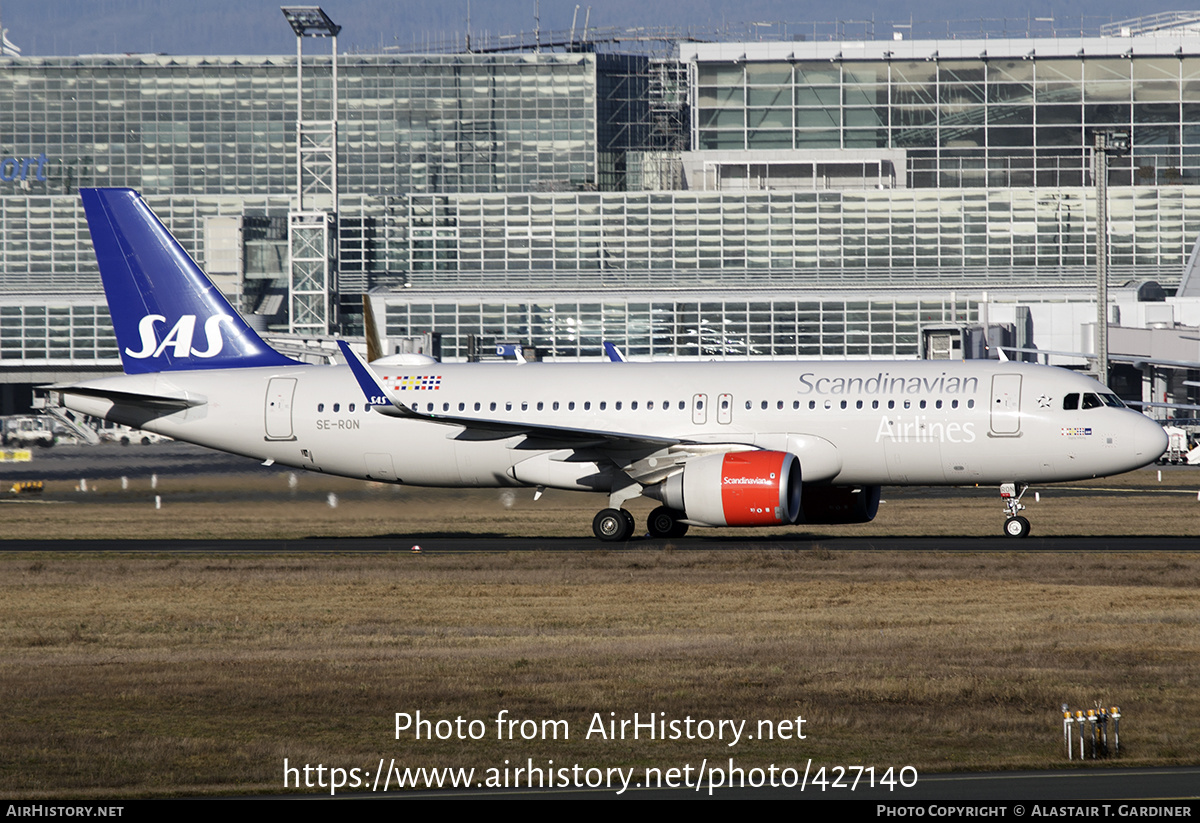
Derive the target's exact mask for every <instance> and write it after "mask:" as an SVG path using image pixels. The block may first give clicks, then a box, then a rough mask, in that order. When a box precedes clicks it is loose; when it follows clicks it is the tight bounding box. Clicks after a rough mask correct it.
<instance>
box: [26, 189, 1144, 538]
mask: <svg viewBox="0 0 1200 823" xmlns="http://www.w3.org/2000/svg"><path fill="white" fill-rule="evenodd" d="M81 196H82V199H83V204H84V209H85V211H86V214H87V220H88V227H89V229H90V231H91V236H92V244H93V246H94V248H95V251H96V258H97V260H98V262H99V267H100V274H101V278H102V280H103V283H104V289H105V294H106V297H107V300H108V305H109V311H110V313H111V316H112V322H113V326H114V330H115V333H116V339H117V344H118V346H119V348H120V356H121V362H122V366H123V369H124V374H123V375H121V376H117V377H107V378H95V379H89V380H84V381H82V382H79V383H74V384H70V385H66V384H60V385H55V386H51V387H48V396H49V400H50V402H51V403H54V404H58V405H61V406H63V407H65V408H68V409H71V410H73V411H76V412H80V413H83V414H88V415H92V416H94V417H98V418H104V419H106V420H111V421H114V422H117V423H122V424H124V425H128V426H133V427H136V428H139V429H145V430H147V431H151V432H156V433H159V434H163V435H167V436H169V437H172V438H175V439H176V440H182V441H187V442H191V443H198V444H200V445H203V446H208V447H210V448H214V449H219V450H222V451H225V452H230V453H234V454H239V455H244V456H246V457H252V458H254V459H256V460H260V461H264V462H265V463H266V464H267V465H272V464H278V465H281V466H292V467H297V468H301V469H307V470H310V471H316V472H327V473H330V474H337V475H343V476H347V477H356V478H362V479H365V480H371V481H378V482H385V483H400V484H408V485H420V486H445V487H532V488H535V489H536V490H537V494H538V495H540V494H541V492H542V491H543V490H544V489H546V488H553V489H570V490H580V491H590V492H595V493H598V494H606V495H608V505H607V506H606V507H605V508H604V509H602V510H601V511H600V512H599V513H598V514H597V515H596V516H595V519H594V520H593V523H592V529H593V533H594V534H595V536H596V537H598V538H599V539H600V540H602V541H623V540H627V539H629V538H630V537H631V536H632V535H633V534H634V532H635V530H636V524H635V522H634V519H633V516H632V515H631V514H630V513H629V512H628V511H627V510H625V509H624V508H622V506H623V504H625V503H626V502H627V501H629V500H632V499H635V498H637V497H639V496H641V497H646V498H649V499H652V500H655V501H657V502H658V503H659V504H660V505H659V506H658V507H657V508H655V509H654V511H653V512H652V513H651V514H650V517H649V520H648V522H647V529H648V532H649V534H650V535H651V536H655V537H679V536H682V535H683V534H684V533H685V532H686V531H687V529H688V527H689V526H782V527H787V526H794V525H801V524H841V523H864V522H868V521H870V520H872V519H873V518H874V517H875V515H876V513H877V511H878V508H879V501H880V489H881V487H882V486H884V485H949V486H969V485H999V486H1000V491H1001V498H1002V501H1003V503H1004V507H1005V520H1004V527H1003V533H1004V534H1007V535H1010V536H1012V537H1018V538H1019V537H1025V536H1026V535H1028V534H1029V531H1030V525H1029V521H1028V520H1027V519H1026V518H1025V517H1023V516H1021V515H1020V512H1021V511H1022V510H1023V509H1024V508H1025V507H1024V506H1023V505H1022V504H1021V498H1022V495H1023V494H1024V493H1025V491H1026V490H1027V489H1028V488H1029V484H1032V483H1053V482H1058V481H1066V480H1076V479H1084V478H1091V477H1098V476H1103V475H1110V474H1118V473H1121V472H1126V471H1130V470H1132V469H1136V468H1139V467H1141V466H1144V465H1147V464H1149V463H1152V462H1153V461H1154V460H1155V459H1157V458H1158V457H1159V455H1161V454H1162V453H1163V452H1164V451H1165V450H1166V447H1167V436H1166V434H1165V433H1164V431H1163V429H1162V427H1161V426H1160V425H1158V424H1157V423H1155V422H1154V421H1153V420H1150V419H1148V418H1147V417H1145V416H1143V415H1142V414H1140V413H1138V412H1136V411H1133V410H1131V409H1129V408H1127V407H1125V406H1124V404H1122V402H1121V401H1120V400H1119V399H1118V398H1117V397H1116V395H1114V394H1113V393H1112V392H1110V391H1109V390H1108V389H1107V388H1105V387H1104V386H1102V385H1101V384H1099V383H1098V382H1096V381H1095V380H1093V379H1091V378H1089V377H1086V376H1084V375H1081V374H1078V373H1075V372H1071V371H1068V370H1064V369H1060V368H1056V367H1051V366H1041V365H1036V364H1027V363H1015V362H1003V361H995V360H988V361H963V362H948V361H930V360H914V361H861V362H847V361H837V362H830V361H823V362H822V361H809V362H805V361H792V362H736V363H711V362H708V363H705V362H696V363H676V362H671V363H661V362H660V363H655V362H650V363H636V362H597V363H537V362H528V363H526V362H507V363H491V364H483V363H475V364H469V363H468V364H449V363H440V362H429V358H424V359H418V360H416V361H403V360H402V361H401V362H399V363H392V364H387V365H379V366H375V365H372V364H371V363H369V362H366V361H364V360H362V359H361V358H360V357H359V356H358V355H357V354H356V353H355V352H354V351H353V350H352V349H351V348H350V347H349V346H348V345H347V344H346V343H345V341H340V343H339V345H340V348H341V350H342V354H343V356H344V357H345V358H346V361H347V362H346V365H310V364H305V363H300V362H298V361H295V360H292V359H290V358H288V357H285V356H284V355H282V354H280V353H278V352H276V351H275V350H273V349H272V348H271V347H270V346H268V345H267V344H266V343H265V342H264V341H263V340H262V338H260V337H259V336H258V335H257V334H256V333H255V332H254V331H253V330H252V329H251V328H250V327H249V326H248V325H247V324H246V322H245V321H244V320H243V319H242V318H241V316H239V314H238V313H237V312H236V311H235V310H234V309H233V307H232V306H230V304H229V303H228V302H227V301H226V300H225V298H224V297H223V296H222V295H221V293H220V292H219V291H218V290H217V289H216V287H214V286H213V284H212V283H211V282H210V281H209V280H208V278H207V277H206V276H205V275H204V273H203V272H202V271H201V270H200V268H199V267H198V266H197V265H196V263H195V262H194V261H193V260H192V258H191V257H190V256H189V255H188V254H187V252H186V251H185V250H184V249H183V248H182V246H180V244H179V243H178V242H177V241H176V240H175V238H174V237H172V236H171V234H170V232H169V231H168V230H167V229H166V227H165V226H163V224H162V223H161V222H159V220H158V219H157V217H155V215H154V213H153V212H152V211H151V209H150V208H149V207H148V206H147V205H146V203H145V202H144V201H143V200H142V198H141V196H140V195H139V194H138V193H137V192H136V191H134V190H132V189H123V188H85V189H81Z"/></svg>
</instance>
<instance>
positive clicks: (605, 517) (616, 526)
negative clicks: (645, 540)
mask: <svg viewBox="0 0 1200 823" xmlns="http://www.w3.org/2000/svg"><path fill="white" fill-rule="evenodd" d="M633 525H634V524H633V515H631V514H630V513H629V512H627V511H625V510H624V509H604V510H603V511H601V512H600V513H599V514H597V515H596V517H595V518H594V519H593V520H592V532H593V533H594V534H595V535H596V537H598V538H600V539H601V540H603V541H604V542H606V543H616V542H619V541H622V540H628V539H629V536H630V535H631V534H633Z"/></svg>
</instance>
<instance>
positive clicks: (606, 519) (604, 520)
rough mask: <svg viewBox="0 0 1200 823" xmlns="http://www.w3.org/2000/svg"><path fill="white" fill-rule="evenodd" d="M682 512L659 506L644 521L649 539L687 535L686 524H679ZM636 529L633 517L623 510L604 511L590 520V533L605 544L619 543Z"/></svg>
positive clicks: (630, 535)
mask: <svg viewBox="0 0 1200 823" xmlns="http://www.w3.org/2000/svg"><path fill="white" fill-rule="evenodd" d="M682 519H683V514H682V512H677V511H675V510H674V509H669V508H667V507H666V506H659V507H658V508H657V509H655V510H654V511H652V512H650V517H649V518H647V519H646V529H647V530H648V531H649V532H650V536H651V537H683V536H684V535H685V534H687V530H688V525H687V523H681V522H680V520H682ZM635 528H637V524H636V523H635V522H634V519H633V515H632V514H630V513H629V512H627V511H625V510H624V509H604V510H603V511H601V512H600V513H599V514H597V515H596V517H595V519H594V520H592V532H593V533H595V535H596V537H598V538H600V539H601V540H603V541H604V542H605V543H619V542H622V541H625V540H628V539H629V538H630V537H632V536H633V530H634V529H635Z"/></svg>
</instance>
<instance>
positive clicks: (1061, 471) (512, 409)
mask: <svg viewBox="0 0 1200 823" xmlns="http://www.w3.org/2000/svg"><path fill="white" fill-rule="evenodd" d="M377 372H378V376H379V378H380V383H381V384H383V388H384V389H385V391H387V392H388V394H389V395H390V396H391V398H392V400H393V402H396V403H402V404H404V405H405V406H408V407H410V408H412V409H414V410H415V411H417V412H419V413H421V414H426V415H434V416H439V417H441V416H444V417H448V418H460V419H464V420H474V421H492V422H495V423H499V424H504V425H508V426H511V425H514V424H515V425H522V424H527V425H531V426H536V427H538V428H537V429H536V430H533V431H531V432H528V433H519V432H516V433H514V432H513V431H512V429H511V428H508V429H504V428H500V429H497V430H492V431H488V430H487V429H486V427H484V428H483V429H482V430H481V428H480V427H477V426H464V425H459V424H456V423H455V422H453V421H448V422H436V421H430V420H419V419H404V418H398V417H395V416H387V415H384V414H381V413H379V412H378V410H377V409H372V410H370V411H368V410H367V407H366V404H365V402H364V400H365V398H364V395H363V391H362V389H361V388H360V386H359V384H358V382H356V380H355V378H354V376H353V375H352V373H351V370H350V369H349V368H348V367H345V366H294V367H282V368H248V369H224V370H219V371H202V370H197V371H174V372H162V373H157V374H146V375H132V376H124V377H114V378H106V379H102V380H92V381H87V382H86V383H82V384H79V385H80V386H82V387H92V388H96V389H103V390H106V391H109V392H119V391H128V392H130V393H131V394H146V395H166V396H184V395H186V396H188V397H191V398H193V399H194V401H195V403H196V405H193V406H191V407H190V408H187V409H186V410H170V409H164V410H162V411H160V412H147V410H146V409H145V407H142V406H137V405H130V406H123V405H122V404H121V403H120V402H119V401H118V402H114V401H113V400H112V399H107V398H101V397H96V396H88V395H85V394H77V393H72V391H71V388H70V387H68V388H63V389H60V391H61V393H62V398H63V400H62V402H63V404H64V405H65V406H67V407H68V408H71V409H74V410H76V411H79V412H83V413H85V414H90V415H94V416H98V417H104V418H107V419H109V420H114V421H116V422H119V423H125V424H128V425H133V426H137V427H139V428H143V429H146V430H148V431H153V432H158V433H161V434H164V435H167V436H170V437H173V438H176V439H178V440H183V441H188V442H192V443H198V444H201V445H204V446H209V447H212V448H215V449H220V450H223V451H227V452H233V453H236V454H243V455H246V456H248V457H253V458H256V459H259V460H268V459H269V460H274V461H275V462H276V463H278V464H281V465H286V466H296V467H301V468H305V469H311V470H316V471H322V472H328V473H331V474H339V475H345V476H349V477H359V478H369V479H372V480H382V481H389V482H401V483H407V484H413V485H425V486H505V485H545V486H552V487H561V488H572V489H580V488H584V489H592V490H595V491H605V492H607V491H609V487H608V485H606V484H607V483H608V482H609V481H608V480H607V479H605V478H598V477H597V472H598V471H600V470H603V469H605V464H606V463H608V467H609V468H611V465H612V464H611V461H612V452H613V447H612V446H611V443H610V444H609V445H608V446H607V451H605V450H604V449H605V445H604V443H603V442H599V441H598V442H597V446H596V449H597V452H596V454H593V455H591V456H589V454H588V448H589V447H588V445H587V444H586V443H582V444H581V442H580V438H579V436H578V435H576V436H575V437H574V439H573V440H570V441H568V440H563V439H560V437H561V436H560V435H556V434H555V433H554V432H553V431H551V430H552V429H554V428H558V429H562V430H566V431H568V432H580V431H583V432H597V433H607V434H611V435H618V436H620V435H630V436H635V437H643V438H653V437H661V438H672V439H677V440H680V441H684V442H687V443H692V444H704V443H713V444H728V443H739V444H745V445H747V446H752V447H759V448H766V449H776V450H781V451H791V452H794V453H795V454H797V456H799V458H800V462H801V465H802V466H803V471H804V479H805V482H821V483H825V482H828V483H833V484H837V485H853V484H875V485H905V484H919V485H941V484H949V485H968V484H975V483H987V484H995V483H1002V482H1012V481H1019V482H1052V481H1063V480H1074V479H1080V478H1086V477H1094V476H1099V475H1107V474H1116V473H1120V472H1123V471H1128V470H1131V469H1134V468H1137V467H1139V466H1142V465H1145V464H1147V463H1149V462H1151V461H1153V460H1154V459H1156V458H1157V457H1158V455H1159V454H1160V453H1161V451H1162V447H1163V445H1162V444H1163V443H1164V442H1165V438H1164V436H1163V435H1162V429H1161V427H1160V426H1158V425H1157V424H1156V423H1154V422H1153V421H1151V420H1149V419H1147V418H1145V417H1144V416H1143V415H1141V414H1139V413H1137V412H1134V411H1132V410H1130V409H1126V408H1114V407H1110V406H1101V407H1097V408H1078V407H1076V408H1072V409H1064V407H1063V399H1064V396H1066V395H1068V394H1070V393H1075V394H1085V393H1096V392H1103V391H1105V390H1104V389H1103V388H1102V387H1101V386H1100V384H1098V383H1096V382H1095V381H1094V380H1091V379H1090V378H1088V377H1085V376H1082V375H1079V374H1076V373H1073V372H1069V371H1065V370H1061V369H1056V368H1049V367H1043V366H1032V365H1028V364H1020V363H1010V362H998V361H968V362H947V361H888V362H788V363H780V362H771V363H754V362H742V363H596V364H540V363H530V364H519V365H518V364H510V363H504V364H436V365H430V366H418V367H413V366H407V367H406V366H397V367H390V366H389V367H387V368H386V369H377ZM666 448H667V447H666V446H656V445H653V444H640V445H637V444H634V445H623V446H621V447H620V448H619V449H617V451H620V452H621V453H622V455H623V456H626V457H628V460H629V461H630V462H632V461H633V460H636V459H653V456H654V455H655V454H656V453H657V452H659V451H665V450H666ZM564 449H569V450H570V452H571V454H572V455H573V456H572V457H571V459H570V460H567V459H565V458H564V459H559V458H558V457H556V455H558V454H559V453H561V452H563V450H564ZM619 463H620V460H618V461H617V464H619ZM522 464H524V467H523V466H522Z"/></svg>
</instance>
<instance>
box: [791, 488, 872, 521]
mask: <svg viewBox="0 0 1200 823" xmlns="http://www.w3.org/2000/svg"><path fill="white" fill-rule="evenodd" d="M879 493H880V488H879V486H811V485H810V486H805V487H804V508H803V511H801V512H800V519H799V521H797V522H800V523H816V524H823V525H832V524H838V523H870V522H871V521H872V520H874V519H875V515H876V513H877V512H878V511H879Z"/></svg>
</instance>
